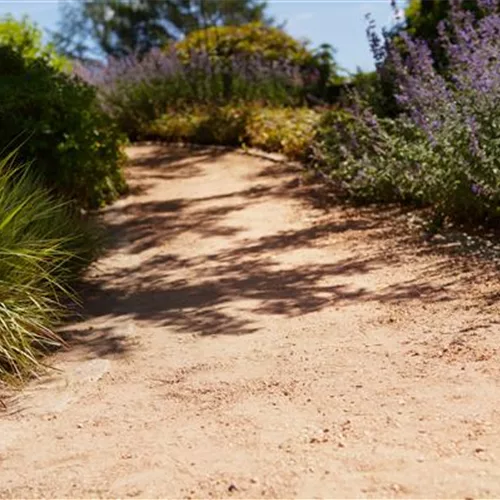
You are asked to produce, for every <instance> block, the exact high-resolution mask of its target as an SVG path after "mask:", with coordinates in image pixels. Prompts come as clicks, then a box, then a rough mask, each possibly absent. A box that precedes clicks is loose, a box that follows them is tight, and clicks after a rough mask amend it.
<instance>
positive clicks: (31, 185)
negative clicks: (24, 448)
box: [0, 154, 97, 382]
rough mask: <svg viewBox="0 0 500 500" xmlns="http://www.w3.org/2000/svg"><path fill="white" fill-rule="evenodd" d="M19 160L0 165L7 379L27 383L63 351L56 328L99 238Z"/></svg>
mask: <svg viewBox="0 0 500 500" xmlns="http://www.w3.org/2000/svg"><path fill="white" fill-rule="evenodd" d="M41 185H42V184H41V183H40V182H39V180H38V179H37V178H36V177H34V176H33V175H32V173H31V172H30V169H29V168H28V169H27V168H26V166H23V167H21V166H17V167H16V166H15V154H10V155H6V156H5V157H4V158H3V159H1V160H0V379H3V380H7V381H9V380H10V381H13V382H15V381H17V382H19V381H22V380H23V379H25V378H26V377H27V376H30V375H33V374H35V373H37V372H38V371H39V369H40V368H41V367H42V365H41V362H40V355H41V354H42V353H44V352H46V351H47V350H48V349H50V348H51V347H53V346H58V345H61V343H62V342H61V339H60V338H59V337H58V336H57V335H56V333H54V329H53V328H54V326H55V325H57V323H58V322H59V321H60V320H61V318H62V317H63V316H64V314H65V312H66V311H67V305H68V304H69V302H70V301H74V300H75V296H74V294H73V292H72V291H71V289H70V288H69V283H70V281H71V280H72V279H74V278H75V276H76V275H77V274H78V272H79V271H81V270H82V269H83V267H84V266H85V265H86V264H87V263H88V262H90V260H91V258H92V257H93V253H94V249H95V245H96V242H97V238H95V237H94V236H93V233H92V231H91V230H90V229H89V228H88V227H87V225H86V224H85V223H84V222H82V221H81V220H80V218H79V217H76V216H75V215H74V214H72V213H71V212H70V211H69V207H68V206H67V204H62V203H60V202H58V201H57V200H55V199H54V198H53V197H52V196H51V194H50V193H49V192H48V191H47V190H46V189H45V188H42V187H40V186H41Z"/></svg>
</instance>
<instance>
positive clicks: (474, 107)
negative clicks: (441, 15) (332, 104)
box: [315, 1, 500, 225]
mask: <svg viewBox="0 0 500 500" xmlns="http://www.w3.org/2000/svg"><path fill="white" fill-rule="evenodd" d="M480 8H481V9H482V12H481V15H482V17H481V18H480V19H477V18H475V17H474V15H473V14H472V13H471V12H468V11H466V10H465V9H463V8H462V3H461V2H459V1H456V2H454V4H453V8H452V11H451V14H450V17H449V19H448V20H447V21H445V22H442V23H441V24H440V26H439V33H440V45H441V49H442V54H443V55H442V57H444V60H445V62H446V64H442V63H441V64H439V65H438V64H436V61H435V60H434V56H433V53H432V52H431V50H430V49H429V47H428V45H427V43H426V42H425V41H423V40H416V39H413V38H411V37H410V36H408V35H407V34H406V33H404V32H403V33H401V34H400V35H398V37H397V38H396V39H394V38H392V39H389V37H386V39H385V43H383V42H382V41H381V40H379V39H377V37H376V35H375V34H374V31H373V26H370V28H369V35H370V36H369V38H370V41H371V42H372V48H373V49H374V53H375V55H376V56H377V57H378V60H379V64H378V69H379V72H380V73H382V72H386V74H387V71H388V70H389V71H390V72H391V74H392V75H393V77H394V84H395V87H396V92H395V98H396V101H397V103H398V106H399V107H400V110H401V114H400V115H399V116H398V117H397V118H395V119H387V118H385V119H380V118H378V117H377V116H375V114H374V113H373V112H372V111H371V110H370V109H368V108H367V106H365V105H363V103H361V102H359V100H357V101H356V99H355V101H356V102H355V105H354V106H353V107H352V108H351V109H350V112H349V114H347V115H344V116H343V117H341V118H337V119H335V118H333V119H332V117H330V118H328V117H325V118H324V120H326V123H325V121H324V122H323V125H322V126H321V127H320V132H319V133H318V134H317V137H316V144H315V151H316V160H317V161H316V163H317V165H318V168H319V169H320V170H321V171H322V172H323V173H324V174H325V175H327V176H329V177H331V178H333V179H336V180H338V181H340V182H341V183H342V185H343V186H344V187H345V189H346V191H347V192H348V193H349V194H352V195H354V196H357V197H360V198H364V199H369V200H377V201H393V200H402V201H409V202H413V203H418V204H420V205H424V206H431V207H432V208H433V210H434V214H435V218H436V220H440V221H443V220H445V219H449V220H452V221H456V222H466V223H470V224H479V223H481V224H483V223H486V224H491V225H493V224H496V223H498V221H500V111H499V110H500V56H499V54H500V16H499V15H498V14H497V12H498V6H497V2H495V1H482V2H480ZM437 67H440V68H444V69H441V70H440V71H438V70H437V69H436V68H437ZM328 120H330V121H332V122H333V123H331V124H329V123H328ZM329 125H331V126H330V127H329ZM338 140H342V142H341V143H338V142H337V141H338Z"/></svg>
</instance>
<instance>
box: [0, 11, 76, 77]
mask: <svg viewBox="0 0 500 500" xmlns="http://www.w3.org/2000/svg"><path fill="white" fill-rule="evenodd" d="M0 45H8V46H9V47H12V48H13V49H14V50H16V51H17V52H19V53H20V54H21V55H22V57H23V58H24V59H26V60H29V61H34V60H36V59H42V60H44V61H46V62H47V63H48V64H50V65H51V66H53V67H54V68H56V69H61V70H62V69H69V67H70V66H71V65H70V63H69V61H68V60H67V59H65V58H64V57H62V56H59V55H58V54H57V53H56V51H55V50H54V48H53V46H52V45H50V44H49V45H45V46H44V45H43V44H42V32H41V31H40V30H39V29H38V28H36V26H34V25H33V24H31V23H30V22H29V21H28V19H27V18H24V19H23V20H22V21H16V20H15V19H14V18H13V17H12V16H5V17H3V18H0Z"/></svg>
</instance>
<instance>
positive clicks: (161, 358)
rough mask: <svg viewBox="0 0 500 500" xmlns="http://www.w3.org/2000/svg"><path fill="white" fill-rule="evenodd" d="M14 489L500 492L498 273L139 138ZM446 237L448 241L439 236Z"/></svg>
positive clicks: (387, 212) (278, 178)
mask: <svg viewBox="0 0 500 500" xmlns="http://www.w3.org/2000/svg"><path fill="white" fill-rule="evenodd" d="M129 152H130V155H131V158H132V161H131V166H130V168H129V170H128V176H129V179H130V184H131V186H132V194H131V195H130V196H128V197H127V198H126V199H123V200H121V201H119V202H118V203H116V204H115V205H114V206H112V207H110V208H108V209H107V210H106V211H105V213H104V216H103V217H104V221H105V223H106V224H107V226H108V231H109V234H110V235H111V237H112V242H113V248H112V250H111V251H110V252H109V253H108V255H107V256H105V257H104V258H102V259H101V260H100V261H99V262H98V264H97V266H96V267H95V268H94V269H93V270H92V271H91V272H90V273H89V276H88V278H87V279H86V283H85V286H84V292H83V293H84V298H85V309H84V313H85V318H84V321H83V322H77V323H75V324H73V325H70V326H68V327H66V328H65V330H64V333H65V336H66V337H67V339H68V343H69V344H70V345H71V349H69V350H67V351H65V352H60V353H58V354H56V355H55V356H54V357H53V359H52V360H51V361H52V362H54V363H55V365H56V366H57V367H58V368H59V369H60V371H59V372H56V373H54V372H52V373H51V374H49V376H47V377H45V378H42V379H41V380H39V381H35V382H33V383H32V384H29V385H28V387H27V388H26V389H25V390H23V391H22V392H21V393H18V394H17V395H16V396H15V398H13V399H12V400H11V401H7V403H8V404H7V406H8V411H4V412H3V413H2V414H0V497H1V498H13V497H17V498H26V497H49V498H50V497H58V498H63V497H66V498H68V497H69V498H75V497H86V498H88V497H141V498H152V497H178V498H196V497H198V498H199V497H202V498H207V497H234V498H259V497H266V498H271V497H281V498H285V497H287V498H288V497H302V498H306V497H307V498H310V497H372V498H374V497H434V498H435V497H446V498H450V497H455V498H476V497H500V385H499V384H500V355H499V346H500V323H499V314H498V313H499V298H500V285H499V280H498V278H499V273H498V270H495V269H494V267H493V265H490V267H488V265H487V264H484V263H481V261H480V260H477V259H473V258H472V257H457V256H453V252H452V248H451V247H452V246H453V244H450V245H448V244H447V245H444V244H442V245H440V246H439V245H438V246H439V248H438V247H437V246H435V245H433V244H432V243H425V242H424V241H423V240H422V238H421V237H420V235H418V234H417V233H418V231H416V230H413V229H412V230H410V229H408V224H409V221H410V222H411V218H410V219H408V217H407V216H404V215H401V214H400V213H399V212H398V211H397V210H395V209H380V208H379V209H378V210H368V209H364V210H361V209H354V208H345V207H344V208H341V207H335V206H333V207H330V208H329V209H326V210H325V209H324V208H321V207H320V206H318V203H316V204H315V203H313V201H314V199H312V198H311V197H310V196H308V195H307V194H308V193H309V192H310V188H309V187H308V186H305V185H303V184H302V182H300V181H299V180H298V179H299V177H298V175H297V173H296V172H294V171H293V169H290V167H286V166H284V165H280V164H278V163H276V162H272V161H269V160H264V159H262V158H255V157H249V156H247V155H243V154H240V153H229V152H227V151H225V150H220V149H196V150H189V149H179V148H174V147H171V148H166V147H160V146H154V145H149V146H147V145H146V146H138V147H134V148H131V149H130V151H129ZM443 247H446V248H443Z"/></svg>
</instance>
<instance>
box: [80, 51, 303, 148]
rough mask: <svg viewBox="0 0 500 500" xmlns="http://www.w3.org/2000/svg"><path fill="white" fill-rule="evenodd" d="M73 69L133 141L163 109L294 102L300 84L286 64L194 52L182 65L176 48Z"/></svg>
mask: <svg viewBox="0 0 500 500" xmlns="http://www.w3.org/2000/svg"><path fill="white" fill-rule="evenodd" d="M74 71H75V72H76V74H78V75H79V76H80V77H82V78H83V79H84V80H86V81H88V82H90V83H92V84H94V85H95V86H96V87H97V88H98V89H99V91H100V95H101V98H102V101H103V105H104V106H105V109H106V110H107V111H108V112H109V113H110V114H111V115H112V116H113V117H114V118H115V119H116V121H117V122H118V124H119V126H120V127H121V129H122V130H123V131H125V132H126V133H128V134H129V136H131V137H132V138H137V137H138V136H140V135H141V133H142V131H143V130H144V128H145V127H147V126H148V125H149V124H150V123H151V122H152V121H153V120H155V119H157V118H159V117H160V116H162V115H163V114H164V113H165V112H166V111H168V110H178V109H182V110H185V109H186V107H188V108H189V107H193V106H203V107H207V106H223V105H225V104H228V103H236V102H238V103H242V102H243V103H247V102H256V101H259V102H262V103H272V104H280V105H281V104H286V103H294V102H297V101H298V100H299V99H300V89H301V86H302V76H301V73H300V70H299V68H298V67H296V66H294V65H292V64H290V63H289V62H288V61H286V60H282V61H280V60H276V61H274V60H273V61H266V60H264V59H263V58H261V57H260V56H258V55H252V56H249V57H240V56H238V55H235V56H230V57H225V58H221V59H214V58H212V57H210V56H209V54H208V53H206V52H196V53H192V54H191V57H190V58H189V59H188V60H187V61H185V60H183V59H182V58H181V57H179V54H178V53H177V52H176V50H175V49H171V50H170V51H168V52H162V51H160V50H153V51H151V52H150V53H149V54H147V55H146V56H145V57H144V58H142V59H138V58H136V57H127V58H123V59H119V60H113V59H112V60H110V61H108V64H107V65H106V66H105V67H103V68H98V69H97V70H94V71H92V70H89V69H88V68H85V67H82V66H81V65H76V66H75V68H74Z"/></svg>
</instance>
